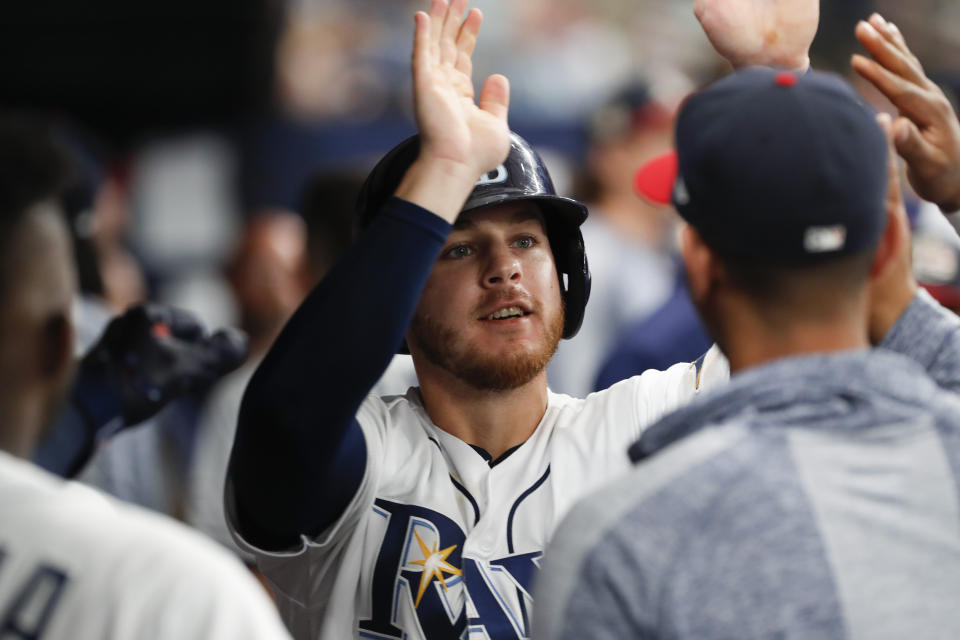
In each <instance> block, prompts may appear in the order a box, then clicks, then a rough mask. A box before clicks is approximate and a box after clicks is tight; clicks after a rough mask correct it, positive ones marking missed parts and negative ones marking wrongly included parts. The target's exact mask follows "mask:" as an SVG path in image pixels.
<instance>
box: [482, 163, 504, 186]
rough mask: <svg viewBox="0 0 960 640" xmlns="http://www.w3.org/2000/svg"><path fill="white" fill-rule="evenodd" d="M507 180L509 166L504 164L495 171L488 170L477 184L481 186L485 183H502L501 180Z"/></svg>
mask: <svg viewBox="0 0 960 640" xmlns="http://www.w3.org/2000/svg"><path fill="white" fill-rule="evenodd" d="M506 181H507V168H506V167H505V166H503V165H502V164H501V165H499V166H498V167H497V168H496V169H494V170H493V171H488V172H486V173H485V174H483V175H482V176H480V179H479V180H477V184H476V185H475V186H477V187H479V186H481V185H484V184H500V183H501V182H506Z"/></svg>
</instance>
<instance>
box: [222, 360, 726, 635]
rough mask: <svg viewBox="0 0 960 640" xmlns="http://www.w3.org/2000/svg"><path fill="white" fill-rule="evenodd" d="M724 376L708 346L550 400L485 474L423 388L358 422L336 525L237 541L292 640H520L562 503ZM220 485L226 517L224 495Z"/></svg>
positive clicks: (372, 406)
mask: <svg viewBox="0 0 960 640" xmlns="http://www.w3.org/2000/svg"><path fill="white" fill-rule="evenodd" d="M728 376H729V371H728V367H727V363H726V360H725V359H724V358H723V356H722V355H721V354H720V353H719V351H718V350H717V349H716V347H714V348H713V349H712V350H711V351H710V352H708V354H707V355H706V357H705V358H703V359H701V361H699V362H698V363H694V364H680V365H675V366H673V367H671V368H670V369H668V370H667V371H663V372H660V371H648V372H646V373H644V374H643V375H640V376H636V377H634V378H630V379H629V380H625V381H623V382H620V383H618V384H616V385H614V386H612V387H611V388H609V389H607V390H605V391H601V392H598V393H594V394H591V395H589V396H587V398H585V399H576V398H571V397H569V396H565V395H559V394H554V393H550V394H549V399H548V405H547V411H546V413H545V415H544V416H543V419H542V420H541V422H540V424H539V425H538V427H537V429H536V431H535V432H534V433H533V435H532V436H531V437H530V438H529V439H528V440H527V441H526V442H524V443H523V444H522V445H521V446H520V447H519V448H517V449H516V451H514V452H513V453H512V454H511V455H509V456H508V457H506V458H505V459H503V460H502V461H500V462H499V463H497V464H495V465H494V466H493V467H491V466H490V465H489V464H488V463H487V461H486V460H485V459H484V458H483V457H482V456H481V455H479V454H478V453H477V451H475V450H474V449H473V448H472V447H470V445H468V444H466V443H465V442H463V441H461V440H459V439H458V438H456V437H454V436H452V435H450V434H448V433H446V432H445V431H443V430H442V429H440V428H438V427H437V426H436V425H434V424H433V423H432V422H431V421H430V418H429V417H428V415H427V413H426V411H425V409H424V408H423V405H422V403H421V401H420V395H419V391H418V390H417V389H415V388H414V389H411V390H410V391H409V392H408V393H407V394H406V395H405V396H396V397H386V398H377V397H374V396H371V397H369V398H368V399H367V400H366V401H365V402H364V404H363V405H362V406H361V408H360V411H359V412H358V414H357V420H358V422H359V423H360V425H361V427H362V429H363V433H364V436H365V440H366V446H367V467H366V472H365V475H364V477H363V480H362V482H361V485H360V488H359V490H358V491H357V493H356V495H355V496H354V498H353V500H352V502H351V503H350V505H349V506H348V507H347V509H346V511H345V512H344V514H343V515H342V516H341V518H340V519H339V520H338V521H337V522H336V523H335V524H334V525H333V526H332V527H330V528H329V529H328V530H327V531H325V532H324V533H323V534H322V535H320V536H318V537H317V538H315V539H308V538H306V537H305V538H304V539H303V540H302V543H301V546H300V548H298V549H294V550H291V551H289V552H285V553H277V552H266V551H263V550H260V549H257V548H255V547H253V546H252V545H250V544H248V543H246V542H244V541H243V540H242V539H241V538H240V536H239V534H238V533H236V532H235V533H234V535H235V537H236V538H237V540H238V543H239V544H241V546H242V547H243V548H245V549H246V550H248V551H250V552H251V553H253V554H254V555H255V556H257V562H258V565H259V567H260V569H261V571H263V573H264V574H265V575H266V577H267V579H268V580H269V581H270V582H271V583H272V585H273V586H274V587H275V596H276V598H277V603H278V606H279V607H280V610H281V614H282V615H283V617H284V619H285V621H286V622H287V624H288V626H289V627H290V628H291V630H292V631H293V633H294V636H295V637H296V638H301V639H315V638H323V639H331V640H332V639H343V638H395V639H397V640H401V639H409V640H417V639H429V640H441V639H442V640H447V639H450V638H477V639H478V638H496V639H506V638H525V637H528V636H529V633H530V609H531V605H532V599H531V596H530V592H531V589H532V585H533V581H534V577H535V575H536V573H537V571H538V570H539V566H540V557H541V555H542V553H543V549H544V548H545V546H546V545H547V542H548V541H549V540H550V538H551V536H552V534H553V531H554V528H555V527H556V525H557V523H558V522H559V520H560V519H561V518H562V517H563V515H564V514H565V513H566V511H567V510H568V509H569V508H570V507H571V506H572V504H573V503H574V502H575V501H576V500H577V499H578V498H580V497H581V496H583V495H584V494H585V493H587V492H589V491H590V490H591V489H594V488H596V487H597V486H598V485H600V484H602V483H605V482H606V481H608V480H610V479H611V478H612V477H614V476H615V475H617V474H619V473H622V472H624V471H626V470H627V469H628V468H629V466H630V461H629V458H628V456H627V448H628V447H629V445H630V444H632V443H633V442H634V441H635V440H636V439H637V438H638V437H639V436H640V433H641V431H642V430H643V428H644V427H646V426H647V425H649V424H651V423H652V422H653V421H655V420H656V419H658V418H659V417H660V416H662V415H663V414H664V413H665V412H667V411H669V410H671V409H673V408H675V407H677V406H679V405H680V404H682V403H684V402H686V401H687V400H689V399H690V398H691V397H692V396H693V395H694V394H695V393H697V391H698V390H700V389H703V388H706V387H710V386H713V385H714V384H716V383H717V382H720V381H723V380H726V379H727V377H728ZM230 492H231V488H230V483H229V482H228V488H227V509H228V514H229V517H230V520H231V521H232V522H235V519H234V518H233V517H232V512H233V506H234V504H233V498H232V496H231V493H230Z"/></svg>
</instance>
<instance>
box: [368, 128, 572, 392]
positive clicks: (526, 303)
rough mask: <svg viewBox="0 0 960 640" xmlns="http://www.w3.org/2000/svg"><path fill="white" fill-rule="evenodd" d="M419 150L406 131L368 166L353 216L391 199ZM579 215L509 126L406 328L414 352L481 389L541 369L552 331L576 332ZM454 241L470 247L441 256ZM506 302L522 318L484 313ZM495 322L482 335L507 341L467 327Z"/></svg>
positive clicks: (556, 335) (552, 343)
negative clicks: (505, 148) (502, 156)
mask: <svg viewBox="0 0 960 640" xmlns="http://www.w3.org/2000/svg"><path fill="white" fill-rule="evenodd" d="M418 152H419V140H418V138H416V137H413V138H410V139H408V140H405V141H404V142H402V143H401V144H400V145H398V146H397V147H395V148H394V149H393V150H392V151H390V152H389V153H388V154H387V155H386V156H385V157H384V158H383V159H382V160H381V161H380V162H379V163H378V165H377V166H376V167H375V168H374V170H373V171H372V172H371V174H370V176H369V177H368V178H367V180H366V182H365V184H364V186H363V189H362V190H361V195H360V199H359V203H358V213H359V219H360V224H361V225H363V226H365V225H366V224H368V223H369V221H370V220H371V219H372V218H373V216H375V215H376V213H377V212H378V211H379V210H380V208H381V207H382V205H383V203H384V202H386V200H387V199H388V198H390V196H391V195H392V194H393V192H394V191H395V190H396V187H397V186H398V185H399V183H400V180H401V179H402V178H403V175H404V174H405V172H406V170H407V168H409V166H410V165H411V164H412V163H413V161H414V160H415V159H416V157H417V154H418ZM586 216H587V210H586V207H584V205H582V204H581V203H579V202H576V201H574V200H570V199H568V198H563V197H560V196H558V195H557V194H556V191H555V190H554V187H553V183H552V181H551V179H550V175H549V173H548V172H547V169H546V167H545V166H544V164H543V162H542V161H541V159H540V157H539V156H538V155H537V154H536V152H535V151H534V150H533V149H532V148H531V147H530V145H529V144H528V143H527V142H526V141H525V140H523V139H522V138H521V137H519V136H517V135H516V134H511V145H510V153H509V155H508V157H507V159H506V160H505V161H504V163H503V164H502V165H500V166H498V167H497V168H496V169H494V170H493V171H491V172H489V173H488V174H486V175H485V176H483V177H482V178H481V180H480V181H479V182H478V183H477V184H476V186H475V187H474V189H473V191H472V193H471V194H470V196H469V198H468V199H467V201H466V203H465V204H464V207H463V209H462V211H461V213H460V217H459V218H458V220H457V222H456V224H455V225H454V231H453V234H452V235H451V237H450V239H449V240H448V242H447V245H446V246H445V249H444V252H443V254H442V255H441V257H440V259H439V260H438V261H437V265H436V266H435V267H434V272H433V273H432V274H431V278H430V280H429V281H428V282H427V285H426V287H425V289H424V293H423V295H422V296H421V299H420V303H419V305H418V309H417V313H416V315H415V318H414V321H413V323H412V326H411V330H410V332H409V333H408V343H415V344H410V346H411V347H412V351H413V352H414V355H417V354H420V355H422V356H423V357H424V358H425V359H427V360H429V361H430V362H432V363H433V364H435V365H437V366H440V367H442V368H445V369H447V370H456V371H457V373H458V375H460V376H461V377H463V378H465V379H467V378H469V381H470V382H471V384H473V386H476V387H478V388H485V389H505V388H512V387H516V386H519V385H520V384H523V383H525V382H527V381H528V380H529V379H532V377H533V376H535V375H536V374H537V373H539V372H540V371H542V370H543V367H544V366H545V365H546V363H547V362H548V361H549V359H550V356H552V354H553V352H554V350H555V349H556V343H557V341H558V340H559V339H560V337H565V338H569V337H572V336H573V335H575V334H576V332H577V330H578V329H579V328H580V324H581V322H582V321H583V314H584V310H585V307H586V303H587V298H588V297H589V293H590V272H589V269H588V267H587V261H586V255H585V252H584V247H583V237H582V235H581V234H580V228H579V227H580V225H581V224H582V223H583V221H584V220H585V219H586ZM509 234H514V235H512V236H510V235H509ZM521 236H523V237H525V238H526V239H521ZM528 242H529V243H531V244H530V245H529V246H528V245H527V243H528ZM498 243H499V244H498ZM461 245H462V246H467V247H469V249H466V250H464V249H460V250H459V251H466V254H465V255H463V256H462V258H463V259H454V258H453V256H451V255H448V254H449V252H450V251H451V250H452V249H453V248H454V247H455V246H461ZM506 249H510V251H506ZM508 254H510V255H508ZM511 261H512V262H511ZM508 263H509V264H508ZM544 266H546V267H547V268H548V275H549V277H548V278H547V280H546V281H544V280H543V278H542V277H541V276H542V269H543V268H544ZM501 271H503V272H504V273H503V274H500V272H501ZM507 272H509V273H507ZM511 302H518V303H519V304H518V305H517V306H519V307H520V308H521V309H522V310H523V312H524V314H525V316H526V317H524V318H522V319H514V320H504V319H489V320H488V319H487V318H486V316H487V315H489V314H491V313H493V312H494V311H497V310H498V309H500V308H502V307H509V306H513V305H510V304H509V303H511ZM458 305H459V307H458ZM497 305H499V306H497ZM494 307H495V308H494ZM483 312H486V313H483ZM481 315H483V317H482V318H481ZM474 323H480V324H476V325H475V324H474ZM528 325H532V326H534V327H537V329H536V331H534V332H533V334H536V335H533V334H530V335H521V334H523V332H522V331H521V332H516V333H515V334H510V335H511V336H512V337H510V338H506V339H503V338H505V336H506V335H507V334H509V333H510V332H509V331H506V330H507V328H508V326H514V327H515V328H519V327H526V326H528ZM494 326H496V327H497V331H496V332H495V333H493V334H490V335H498V336H500V338H501V340H499V342H498V344H501V343H502V344H505V345H506V350H503V351H501V350H500V349H499V348H494V344H493V343H492V342H490V341H489V340H487V339H486V338H484V337H483V336H484V334H485V332H483V331H480V332H471V330H470V329H471V327H472V328H474V329H478V328H480V327H487V328H490V329H492V328H493V327H494ZM514 338H515V339H514Z"/></svg>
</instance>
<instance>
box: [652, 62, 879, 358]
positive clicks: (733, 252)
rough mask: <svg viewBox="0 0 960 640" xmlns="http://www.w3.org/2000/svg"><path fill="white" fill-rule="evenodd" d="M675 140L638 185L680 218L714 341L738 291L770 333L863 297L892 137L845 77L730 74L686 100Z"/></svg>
mask: <svg viewBox="0 0 960 640" xmlns="http://www.w3.org/2000/svg"><path fill="white" fill-rule="evenodd" d="M676 147H677V151H676V154H674V155H672V156H665V157H663V158H661V159H660V160H659V161H657V162H655V163H651V164H648V165H646V166H645V167H644V168H643V169H641V171H640V172H639V173H638V176H637V187H638V189H639V190H640V191H641V193H643V194H645V195H647V196H648V197H651V198H654V199H659V200H661V201H662V200H672V202H673V204H674V206H675V207H676V209H677V211H678V212H679V213H680V215H681V216H682V217H683V218H684V220H685V221H686V222H687V223H688V225H687V227H686V228H685V229H684V231H683V250H684V258H685V262H686V264H687V270H688V274H689V276H690V288H691V295H692V296H693V298H694V302H695V303H696V304H697V306H698V308H699V309H700V311H701V313H702V314H703V315H704V316H705V320H706V321H707V324H708V325H709V326H710V328H711V331H712V332H713V333H714V337H715V338H716V339H717V340H721V341H722V340H723V339H724V338H725V335H724V334H725V333H727V332H728V329H726V328H725V327H733V326H735V324H736V323H735V321H734V320H731V321H730V322H726V321H725V319H724V318H723V317H722V316H723V315H724V313H725V310H726V311H729V309H730V307H729V305H726V304H725V303H726V302H728V301H730V300H733V299H734V298H736V299H737V300H738V301H740V302H745V303H748V304H750V305H751V307H752V309H753V310H754V311H755V312H756V314H757V316H758V317H759V318H760V319H761V321H763V322H766V323H768V324H769V325H770V326H771V328H774V329H776V328H786V327H787V326H789V325H791V324H796V323H803V322H819V321H823V320H826V319H829V318H831V317H833V315H832V314H836V313H838V312H840V311H842V310H843V309H847V310H849V309H851V308H852V307H850V304H851V301H855V302H857V303H864V302H865V297H866V287H867V284H868V280H869V274H870V271H871V267H872V265H873V254H874V250H875V248H876V246H877V244H878V242H879V241H880V239H881V236H882V235H883V233H884V230H885V228H886V227H887V211H886V204H885V201H886V191H887V189H886V187H887V142H886V140H885V137H884V134H883V131H882V130H881V128H880V126H879V125H878V124H877V122H876V119H875V115H874V113H873V112H872V111H871V110H870V109H869V108H868V107H866V106H864V105H863V104H862V103H861V102H860V100H859V99H858V97H857V96H856V94H855V93H854V92H853V90H852V89H851V88H850V87H849V86H848V85H847V84H846V83H845V82H843V81H842V80H841V79H839V78H837V77H834V76H830V75H827V74H820V73H816V72H812V73H809V74H806V75H797V74H794V73H792V72H786V71H779V72H778V71H775V70H771V69H761V68H754V69H749V70H746V71H741V72H739V73H735V74H733V75H731V76H728V77H727V78H725V79H723V80H721V81H720V82H717V83H715V84H714V85H712V86H710V87H708V88H707V89H706V90H704V91H702V92H700V93H698V94H696V95H694V96H693V97H692V98H690V99H689V100H688V101H687V102H686V103H685V104H684V106H683V108H682V109H681V111H680V114H679V116H678V120H677V129H676ZM860 307H861V308H862V309H864V310H865V308H866V307H865V304H860ZM729 330H735V329H733V328H731V329H729Z"/></svg>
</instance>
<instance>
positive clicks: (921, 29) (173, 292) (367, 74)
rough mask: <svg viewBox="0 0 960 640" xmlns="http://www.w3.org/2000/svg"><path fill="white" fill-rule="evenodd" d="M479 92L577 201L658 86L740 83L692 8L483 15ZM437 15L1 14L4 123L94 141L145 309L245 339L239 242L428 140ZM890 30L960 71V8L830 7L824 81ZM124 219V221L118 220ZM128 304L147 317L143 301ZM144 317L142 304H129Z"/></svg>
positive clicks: (206, 3) (125, 10) (140, 10)
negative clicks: (506, 81) (66, 130)
mask: <svg viewBox="0 0 960 640" xmlns="http://www.w3.org/2000/svg"><path fill="white" fill-rule="evenodd" d="M474 4H475V6H478V7H480V8H481V9H482V10H483V11H484V13H485V15H486V18H487V20H486V25H485V27H484V32H483V35H482V39H481V42H480V46H479V49H478V52H477V54H476V76H477V77H478V78H482V77H484V76H485V75H487V74H488V73H492V72H495V71H496V72H501V73H505V74H506V75H507V76H508V77H510V79H511V81H512V84H513V90H514V94H513V95H514V102H513V106H512V111H511V125H512V126H513V128H514V129H516V130H517V131H519V132H520V133H521V134H522V135H524V136H526V137H527V138H529V139H530V140H531V141H532V142H533V143H534V144H535V145H536V146H537V147H539V148H540V149H542V150H543V151H544V152H546V153H547V155H548V156H549V157H548V162H549V163H550V164H551V168H552V170H553V171H554V173H555V174H556V177H557V179H558V180H557V181H558V187H559V188H560V189H561V190H566V191H568V192H569V190H570V189H572V188H573V187H572V182H571V178H572V176H575V175H577V173H578V167H579V165H580V164H581V163H582V162H583V160H584V153H585V147H586V122H587V119H588V116H589V114H591V113H592V112H593V111H594V110H595V109H596V108H597V107H598V106H600V105H602V104H604V102H605V101H606V100H608V99H609V97H610V96H611V94H613V93H614V92H616V91H617V90H618V89H619V88H621V87H622V86H623V85H624V84H625V83H628V82H630V81H631V80H632V79H634V78H636V77H637V76H638V75H641V76H642V77H643V78H644V79H645V80H646V81H647V82H648V83H649V84H650V85H651V86H652V87H653V88H654V92H655V93H656V94H657V95H659V96H675V97H680V96H682V95H683V94H684V93H685V92H686V91H688V90H689V89H690V88H691V87H693V86H696V85H698V84H701V83H703V82H705V81H707V80H709V79H710V78H712V77H714V76H715V75H717V74H718V73H720V72H722V71H723V70H724V68H723V65H722V63H721V61H719V60H718V59H717V58H716V56H715V55H714V54H713V52H712V50H711V48H710V46H709V44H708V43H707V41H706V39H705V37H704V36H703V34H702V32H701V30H700V28H699V26H698V24H697V23H696V20H695V18H694V17H693V15H692V11H691V8H690V5H691V3H690V2H689V1H687V0H682V1H681V0H630V1H626V0H589V1H588V0H519V1H518V0H477V2H475V3H474ZM423 5H425V2H421V1H420V0H417V1H416V2H414V1H409V0H350V1H346V0H300V1H295V2H294V1H292V2H286V3H284V2H281V0H231V1H229V2H228V1H226V0H167V1H165V2H162V3H161V2H127V1H125V0H87V1H86V2H82V3H77V2H67V1H65V0H32V1H31V2H11V3H6V6H5V7H4V9H3V10H2V12H0V15H2V18H0V103H2V104H3V105H5V106H17V107H27V108H42V109H45V110H48V111H52V112H54V113H57V114H59V115H62V116H63V117H64V118H66V119H69V120H70V121H71V122H72V123H73V124H74V125H75V126H76V127H78V128H79V129H80V130H81V131H83V132H84V133H83V135H81V136H80V137H81V138H82V139H83V140H84V141H85V142H84V144H83V145H82V146H83V148H84V150H85V152H87V153H89V154H90V156H91V157H92V158H94V160H95V161H96V163H98V165H99V167H100V168H101V169H102V170H103V173H102V174H101V179H102V178H104V177H106V178H108V179H111V180H112V182H111V184H112V186H113V187H114V192H113V194H112V195H113V198H114V199H113V201H112V202H111V206H113V207H114V213H115V216H114V218H117V217H119V222H118V223H117V224H118V228H119V231H118V232H117V233H118V234H119V238H120V241H121V242H122V243H123V244H124V245H126V247H127V248H128V249H129V250H130V252H131V254H132V256H133V257H134V258H135V260H136V261H137V262H138V263H139V265H140V266H141V267H142V269H143V273H144V287H143V288H141V289H136V288H135V291H134V293H133V294H130V296H132V297H137V296H143V295H146V296H151V297H154V298H156V299H161V300H164V299H165V300H166V301H172V302H176V303H180V304H186V305H187V306H193V307H195V308H196V310H198V311H199V312H200V313H201V314H202V315H203V317H204V318H205V319H206V320H207V321H208V322H211V323H214V324H218V323H222V322H229V321H230V319H231V313H232V311H231V310H230V301H229V296H228V295H227V294H226V293H225V288H224V287H222V286H219V285H218V282H219V276H218V273H219V267H220V264H221V263H222V262H223V260H224V259H225V257H226V256H227V255H228V254H229V252H230V250H231V248H232V245H233V242H234V239H235V237H236V234H237V231H238V229H239V222H240V221H241V220H242V219H243V217H244V216H248V215H250V214H251V213H252V212H255V211H258V210H262V209H265V208H277V207H280V208H287V209H296V208H297V203H298V200H299V197H300V191H301V188H302V185H303V183H304V181H305V179H306V178H307V177H308V176H310V175H312V174H314V173H316V172H317V171H323V170H333V169H336V170H339V171H344V170H357V171H359V172H361V173H363V172H364V171H365V170H366V169H367V168H369V167H370V166H371V163H372V161H373V160H374V159H375V158H376V156H378V155H379V154H381V153H382V152H384V151H385V150H386V149H388V148H389V147H390V146H392V145H393V144H395V143H396V142H397V141H398V140H400V139H401V138H402V137H404V136H406V135H407V134H409V133H411V132H412V131H413V124H412V120H411V118H410V113H409V103H410V98H409V86H408V85H409V79H408V57H409V50H410V39H411V31H412V28H411V26H412V19H411V14H412V12H413V11H414V10H415V9H416V8H421V6H423ZM874 9H876V10H880V11H882V12H884V14H885V15H886V16H887V17H888V18H890V19H892V20H894V21H895V22H897V23H898V24H899V25H900V27H901V29H902V30H903V31H904V33H905V35H906V37H907V39H908V42H910V43H911V44H912V45H913V46H914V48H915V50H916V51H917V53H918V54H919V55H920V57H921V59H922V60H923V62H924V63H925V65H926V67H927V69H928V70H929V71H942V72H951V71H953V70H954V66H955V63H956V61H958V60H960V2H957V1H956V0H914V1H912V2H910V3H902V2H895V1H893V0H875V1H873V2H871V1H869V0H844V1H843V2H840V1H830V0H828V1H827V2H824V3H823V7H822V11H823V20H822V25H821V29H820V33H819V35H818V38H817V41H816V45H815V57H814V63H815V65H816V66H817V67H818V68H821V69H824V68H830V69H836V70H838V71H841V72H842V71H845V68H846V63H847V60H848V57H849V54H850V53H851V52H852V51H853V50H854V49H855V42H854V39H853V36H852V28H853V25H854V23H855V21H856V20H857V19H858V18H860V17H863V16H866V15H868V14H869V12H870V11H872V10H874ZM118 209H119V211H117V210H118ZM130 296H128V297H130ZM126 302H129V300H126V299H124V301H123V303H124V304H125V303H126Z"/></svg>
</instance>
